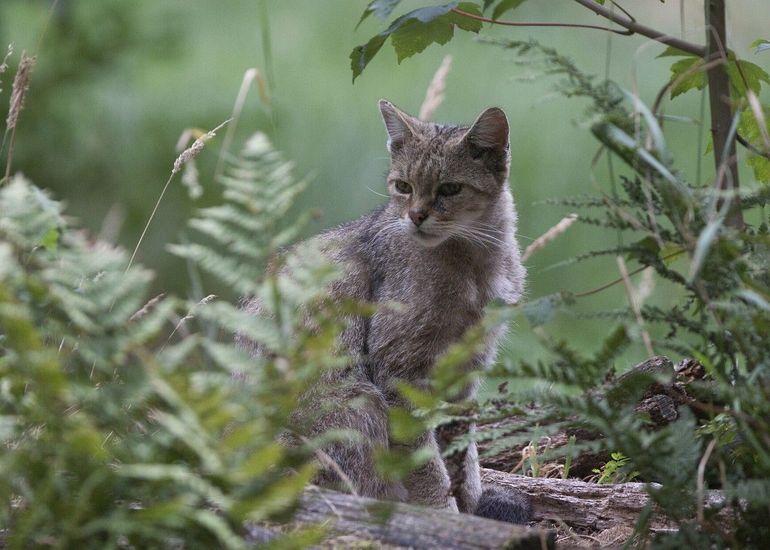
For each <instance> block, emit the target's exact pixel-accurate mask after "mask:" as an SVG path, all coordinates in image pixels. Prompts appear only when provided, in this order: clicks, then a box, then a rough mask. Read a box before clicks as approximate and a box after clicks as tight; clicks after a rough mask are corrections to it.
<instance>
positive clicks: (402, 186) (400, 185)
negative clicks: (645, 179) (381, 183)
mask: <svg viewBox="0 0 770 550" xmlns="http://www.w3.org/2000/svg"><path fill="white" fill-rule="evenodd" d="M393 185H394V187H395V188H396V191H398V192H399V193H403V194H404V195H409V194H410V193H411V192H412V186H411V185H409V184H408V183H406V182H405V181H402V180H396V182H395V183H394V184H393Z"/></svg>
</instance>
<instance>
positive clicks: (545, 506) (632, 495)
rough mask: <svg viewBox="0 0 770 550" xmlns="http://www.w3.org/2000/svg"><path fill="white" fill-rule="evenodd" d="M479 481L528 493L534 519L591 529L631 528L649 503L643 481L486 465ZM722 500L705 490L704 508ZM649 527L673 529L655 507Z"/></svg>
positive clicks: (726, 512) (719, 494)
mask: <svg viewBox="0 0 770 550" xmlns="http://www.w3.org/2000/svg"><path fill="white" fill-rule="evenodd" d="M481 480H482V482H483V483H485V484H488V485H495V486H498V487H506V488H509V489H512V490H515V491H520V492H522V493H524V494H526V495H528V496H529V497H530V498H531V499H532V512H533V518H532V519H533V520H534V521H542V520H560V521H563V522H564V523H566V524H567V525H569V526H570V527H575V528H578V529H585V530H591V531H604V530H606V529H610V528H614V527H618V526H625V527H629V528H632V527H633V526H634V524H635V523H636V521H637V520H638V519H639V514H640V513H641V512H642V510H643V509H644V508H645V507H646V506H647V505H648V504H649V503H650V497H649V495H648V494H647V489H646V487H647V485H648V484H646V483H618V484H616V485H609V484H608V485H599V484H597V483H587V482H585V481H579V480H576V479H554V478H532V477H525V476H520V475H515V474H506V473H504V472H497V471H495V470H489V469H486V468H483V469H482V471H481ZM650 485H652V486H658V485H657V484H654V483H653V484H650ZM724 502H725V497H724V494H723V493H722V492H721V491H706V494H705V508H706V509H710V508H719V507H721V506H723V505H724ZM720 515H721V516H722V519H723V520H724V521H730V513H729V510H723V511H722V512H720ZM650 526H651V529H652V531H653V532H655V531H657V532H660V531H670V530H672V529H677V525H676V523H675V522H673V521H671V520H670V519H669V518H667V517H666V516H664V515H663V514H662V513H660V512H659V511H657V510H656V509H655V508H654V509H653V515H652V519H651V522H650Z"/></svg>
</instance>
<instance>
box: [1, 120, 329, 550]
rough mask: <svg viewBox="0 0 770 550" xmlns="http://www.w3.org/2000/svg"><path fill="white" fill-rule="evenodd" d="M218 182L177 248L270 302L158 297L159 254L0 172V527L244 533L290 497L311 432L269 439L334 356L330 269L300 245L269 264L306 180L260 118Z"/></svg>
mask: <svg viewBox="0 0 770 550" xmlns="http://www.w3.org/2000/svg"><path fill="white" fill-rule="evenodd" d="M223 187H224V202H223V203H222V204H221V205H220V206H216V207H211V208H207V209H204V210H202V211H201V212H200V213H199V215H198V216H197V217H196V218H195V219H194V220H192V221H191V224H190V225H191V227H192V228H193V229H194V230H195V231H197V232H198V233H199V240H197V241H195V242H191V243H188V244H185V245H174V246H172V247H171V248H172V250H173V251H174V252H176V253H178V254H180V255H182V256H184V257H185V258H187V259H188V260H189V261H190V262H192V263H193V264H194V265H196V266H197V267H198V268H199V269H201V270H204V271H207V272H209V273H211V274H212V275H214V276H216V277H219V278H221V279H222V280H223V281H224V282H225V283H226V284H228V285H230V286H231V288H234V289H236V290H237V291H238V292H243V293H247V294H250V295H258V296H260V297H261V299H262V300H263V302H264V304H266V305H265V307H266V310H267V311H268V312H270V315H267V316H260V317H258V316H254V315H250V314H247V313H245V312H244V311H242V310H241V309H240V308H239V307H238V306H237V305H234V304H229V303H226V302H224V301H220V300H218V299H217V298H216V297H213V296H210V297H208V298H207V299H204V300H202V301H199V302H194V303H189V302H187V301H185V300H181V299H179V298H175V297H173V296H158V297H156V298H153V299H149V296H148V295H147V292H148V288H149V282H150V281H151V279H152V273H151V272H150V271H149V270H147V269H145V268H143V267H140V266H134V267H131V268H130V269H126V265H127V263H128V258H127V255H126V253H125V251H123V250H120V249H116V248H113V247H111V246H109V245H106V244H104V243H100V242H93V241H91V240H89V239H88V238H86V236H85V234H84V233H83V232H81V231H80V230H79V229H78V228H77V227H76V226H73V225H72V222H71V221H70V220H68V219H67V218H66V217H65V216H64V215H63V213H62V207H61V204H60V203H58V202H56V201H55V200H53V199H52V198H50V197H49V196H48V195H47V194H46V193H45V192H44V191H42V190H41V189H39V188H38V187H35V186H34V185H33V184H31V183H30V182H29V181H26V180H25V179H23V178H22V177H20V176H19V177H16V178H14V179H12V180H11V181H10V182H9V183H7V184H6V185H4V186H3V187H2V188H0V211H2V212H3V217H2V218H0V438H1V439H2V446H0V469H1V470H2V472H3V475H2V476H0V495H2V497H1V498H0V525H2V526H3V529H4V530H3V531H2V535H0V545H1V546H3V547H8V548H30V547H40V546H54V547H60V548H84V547H86V548H94V547H98V548H126V547H136V548H150V547H184V548H213V547H216V548H246V547H249V546H250V545H251V542H250V541H249V536H250V535H249V530H248V529H246V528H245V525H246V524H248V523H249V522H254V521H263V520H267V519H273V520H276V519H280V518H281V517H283V516H285V515H286V514H287V513H288V512H290V511H291V509H292V507H293V506H294V504H295V502H296V500H297V498H298V497H299V495H300V494H301V493H302V491H303V490H304V488H305V486H306V485H307V483H308V482H309V481H310V480H311V479H312V477H313V475H314V473H315V466H314V463H313V460H312V456H313V448H314V447H313V446H314V442H313V441H308V443H307V445H303V444H299V445H296V446H292V447H288V446H285V445H283V444H280V443H279V441H280V440H281V437H283V435H282V434H284V433H285V430H286V429H287V427H288V426H289V425H290V423H289V416H290V415H291V413H292V411H293V410H294V407H295V405H296V402H297V399H298V398H299V396H300V395H301V394H302V393H303V392H305V391H307V388H308V387H311V386H312V385H314V384H315V383H316V381H317V380H318V379H319V377H320V376H321V375H322V373H324V372H325V370H326V369H330V368H334V367H335V366H337V365H338V364H339V363H340V361H341V359H340V358H338V357H336V356H335V355H334V354H333V353H331V352H330V351H329V350H330V349H332V348H333V347H334V346H333V343H334V340H335V338H336V335H337V334H338V332H339V329H340V324H339V320H338V319H339V311H338V310H337V309H335V307H334V306H333V305H332V304H329V303H328V300H325V298H324V297H325V289H326V288H327V286H328V283H329V281H330V280H332V279H333V277H334V276H335V274H336V271H335V269H334V268H332V267H330V266H329V265H328V262H327V261H326V260H325V259H324V257H323V255H322V254H320V253H319V252H318V251H317V250H316V251H314V250H313V247H312V246H308V247H306V249H303V250H301V251H299V250H298V251H295V252H289V253H287V254H285V255H284V256H283V257H282V259H281V260H280V262H281V263H282V264H283V267H282V268H281V269H279V270H272V271H267V273H269V275H265V273H266V270H265V268H266V266H267V265H268V263H269V261H271V260H270V259H271V258H272V257H273V256H274V255H275V252H276V250H277V249H278V248H279V247H282V246H284V245H285V244H286V243H288V242H289V241H290V240H291V239H293V238H294V236H295V235H296V232H297V231H298V230H299V229H298V226H297V224H286V223H283V222H282V221H281V220H282V219H285V213H286V211H287V209H288V208H289V207H290V206H291V204H292V201H293V199H294V197H295V196H296V195H297V193H299V191H300V190H301V189H302V187H303V183H302V182H301V181H297V180H296V179H295V178H294V177H293V176H292V173H291V165H290V164H289V163H287V162H286V161H284V160H283V159H282V158H281V156H280V154H279V153H278V152H276V151H275V150H274V149H273V148H272V146H271V145H270V143H269V142H268V141H267V139H266V138H265V137H264V136H263V135H261V134H258V135H256V136H254V137H253V138H252V139H251V140H249V142H248V143H247V144H246V146H245V148H244V149H243V152H242V154H241V155H240V157H239V158H238V160H237V161H236V162H235V163H234V164H233V165H232V167H231V168H230V169H229V171H228V175H227V176H226V177H225V178H224V181H223ZM300 312H304V313H300ZM308 319H312V327H313V330H311V329H310V324H309V323H308ZM234 332H238V333H240V334H241V335H242V340H243V341H258V342H260V344H261V345H264V346H265V347H266V348H267V349H269V350H270V352H271V353H268V354H264V355H263V356H261V357H260V358H255V357H254V355H253V353H252V350H251V349H250V348H249V346H248V345H242V346H236V345H235V344H234V342H233V333H234ZM321 536H323V531H322V530H318V529H315V530H311V531H304V530H302V531H299V532H297V533H294V534H292V535H287V538H286V539H285V540H284V541H283V543H285V544H287V545H292V544H295V545H296V544H300V543H302V544H312V543H314V542H316V541H318V540H320V537H321Z"/></svg>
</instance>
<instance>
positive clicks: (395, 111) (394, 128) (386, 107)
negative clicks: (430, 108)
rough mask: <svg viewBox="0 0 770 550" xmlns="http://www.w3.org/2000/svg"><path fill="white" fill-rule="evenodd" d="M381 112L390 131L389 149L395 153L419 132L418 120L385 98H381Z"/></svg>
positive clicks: (386, 127)
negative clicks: (417, 127) (417, 129)
mask: <svg viewBox="0 0 770 550" xmlns="http://www.w3.org/2000/svg"><path fill="white" fill-rule="evenodd" d="M380 112H381V113H382V120H383V121H384V122H385V129H386V130H387V131H388V151H390V152H391V153H393V152H394V151H396V150H398V149H399V148H400V147H401V146H402V145H403V144H404V142H405V141H407V140H408V139H409V138H411V137H412V136H414V135H415V134H416V133H417V132H416V126H417V121H416V120H415V119H414V118H412V117H410V116H409V115H408V114H406V113H405V112H403V111H402V110H400V109H399V108H398V107H396V106H395V105H393V104H392V103H391V102H390V101H387V100H385V99H381V100H380Z"/></svg>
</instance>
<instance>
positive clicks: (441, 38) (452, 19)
mask: <svg viewBox="0 0 770 550" xmlns="http://www.w3.org/2000/svg"><path fill="white" fill-rule="evenodd" d="M454 8H459V9H461V10H463V11H466V12H468V13H473V14H474V15H481V11H480V9H479V6H478V5H477V4H474V3H472V2H461V3H459V4H458V3H457V2H450V3H448V4H443V5H441V6H431V7H427V8H419V9H416V10H413V11H410V12H409V13H407V14H404V15H402V16H401V17H399V18H398V19H396V20H395V21H393V23H391V24H390V26H389V27H388V28H387V29H385V30H384V31H382V32H381V33H379V34H377V35H375V36H374V37H372V38H371V40H369V42H367V43H366V44H363V45H361V46H356V47H355V48H354V49H353V51H352V52H351V53H350V68H351V70H352V71H353V81H354V82H355V80H356V77H358V75H360V74H361V72H362V71H363V70H364V68H366V66H367V65H368V64H369V62H370V61H371V60H372V59H373V58H374V56H375V55H377V52H379V51H380V48H382V45H383V44H384V43H385V41H386V40H387V39H388V37H390V38H391V40H392V43H393V47H394V49H395V50H396V56H397V59H398V62H399V63H401V61H403V60H404V59H406V58H407V57H411V56H412V55H414V54H416V53H420V52H421V51H423V50H424V49H425V48H427V47H428V46H429V45H430V44H432V43H434V42H436V43H438V44H442V45H443V44H446V43H447V42H449V41H450V40H451V39H452V36H453V35H454V28H455V26H457V27H459V28H461V29H463V30H467V31H472V32H479V30H481V22H480V21H477V20H475V19H470V18H468V17H463V16H461V15H458V14H456V13H453V12H452V10H453V9H454Z"/></svg>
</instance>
